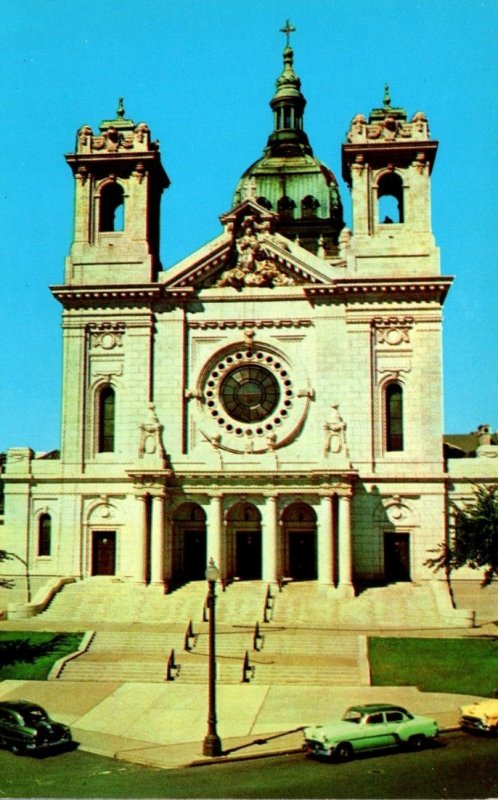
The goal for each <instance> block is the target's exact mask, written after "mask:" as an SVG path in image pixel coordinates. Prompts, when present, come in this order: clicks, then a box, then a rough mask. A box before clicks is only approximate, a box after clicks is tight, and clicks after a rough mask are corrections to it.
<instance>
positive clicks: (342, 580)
mask: <svg viewBox="0 0 498 800" xmlns="http://www.w3.org/2000/svg"><path fill="white" fill-rule="evenodd" d="M338 527H339V580H338V588H339V589H341V590H342V591H343V592H344V593H346V594H350V593H351V594H352V593H353V562H352V541H351V495H349V494H347V495H343V494H341V495H339V526H338Z"/></svg>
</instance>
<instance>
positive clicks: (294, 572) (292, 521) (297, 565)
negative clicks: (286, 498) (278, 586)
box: [282, 501, 318, 581]
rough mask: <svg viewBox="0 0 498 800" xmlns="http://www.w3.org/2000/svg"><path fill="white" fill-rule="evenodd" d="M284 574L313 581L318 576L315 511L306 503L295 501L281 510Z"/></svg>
mask: <svg viewBox="0 0 498 800" xmlns="http://www.w3.org/2000/svg"><path fill="white" fill-rule="evenodd" d="M282 531H283V546H284V559H283V560H284V577H287V578H292V580H296V581H312V580H316V579H317V577H318V567H317V525H316V514H315V512H314V510H313V508H312V507H311V506H310V505H309V504H308V503H303V502H300V501H298V502H295V503H291V505H289V506H287V508H286V509H285V511H284V513H283V514H282Z"/></svg>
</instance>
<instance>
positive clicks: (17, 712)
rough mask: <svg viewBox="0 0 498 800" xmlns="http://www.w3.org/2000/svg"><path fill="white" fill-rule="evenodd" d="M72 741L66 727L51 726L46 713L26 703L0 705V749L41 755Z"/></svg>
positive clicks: (58, 723)
mask: <svg viewBox="0 0 498 800" xmlns="http://www.w3.org/2000/svg"><path fill="white" fill-rule="evenodd" d="M71 741H72V736H71V731H70V729H69V728H68V726H67V725H63V724H62V723H60V722H54V721H53V720H52V719H50V717H49V716H48V714H47V712H46V711H45V710H44V709H43V708H42V707H41V706H38V705H36V704H35V703H28V702H27V701H26V700H12V701H4V702H0V746H2V747H7V748H8V749H10V750H12V752H13V753H17V754H19V755H21V754H23V753H40V752H42V751H46V750H48V749H50V748H56V747H61V746H65V745H68V744H69V743H70V742H71Z"/></svg>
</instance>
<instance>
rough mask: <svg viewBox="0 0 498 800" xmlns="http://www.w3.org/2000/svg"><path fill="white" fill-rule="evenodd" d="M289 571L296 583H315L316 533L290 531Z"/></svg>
mask: <svg viewBox="0 0 498 800" xmlns="http://www.w3.org/2000/svg"><path fill="white" fill-rule="evenodd" d="M289 571H290V577H292V578H293V579H294V580H295V581H314V580H316V577H317V569H316V534H315V532H314V531H303V530H301V531H289Z"/></svg>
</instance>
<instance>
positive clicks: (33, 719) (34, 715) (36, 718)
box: [22, 707, 48, 725]
mask: <svg viewBox="0 0 498 800" xmlns="http://www.w3.org/2000/svg"><path fill="white" fill-rule="evenodd" d="M22 717H23V719H24V723H25V725H36V724H37V723H38V722H41V721H42V720H46V719H48V716H47V714H46V713H45V711H44V710H43V709H42V708H36V707H35V708H28V709H26V710H25V711H23V712H22Z"/></svg>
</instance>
